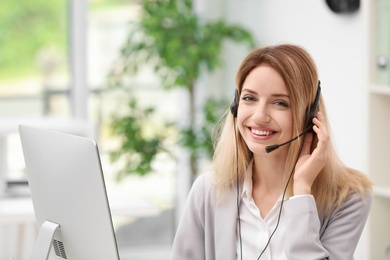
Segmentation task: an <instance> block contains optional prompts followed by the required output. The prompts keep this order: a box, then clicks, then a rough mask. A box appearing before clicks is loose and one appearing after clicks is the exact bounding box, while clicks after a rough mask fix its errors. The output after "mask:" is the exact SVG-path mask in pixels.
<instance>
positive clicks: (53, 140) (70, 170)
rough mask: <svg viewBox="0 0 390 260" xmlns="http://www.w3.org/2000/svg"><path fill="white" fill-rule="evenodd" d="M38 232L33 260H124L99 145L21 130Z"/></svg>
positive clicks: (54, 134)
mask: <svg viewBox="0 0 390 260" xmlns="http://www.w3.org/2000/svg"><path fill="white" fill-rule="evenodd" d="M19 133H20V138H21V143H22V148H23V154H24V159H25V164H26V172H27V177H28V182H29V187H30V191H31V196H32V201H33V205H34V212H35V218H36V221H37V225H38V228H39V233H38V237H37V240H36V243H35V246H34V249H33V252H32V254H31V259H32V260H35V259H37V260H42V259H50V260H63V259H70V260H73V259H75V260H80V259H94V260H98V259H102V260H107V259H109V260H111V259H113V260H114V259H119V253H118V247H117V243H116V238H115V233H114V229H113V224H112V218H111V212H110V208H109V203H108V199H107V193H106V188H105V182H104V176H103V171H102V167H101V163H100V157H99V152H98V148H97V144H96V142H95V141H94V140H92V139H89V138H85V137H80V136H74V135H70V134H65V133H60V132H55V131H51V130H44V129H38V128H33V127H29V126H23V125H21V126H19Z"/></svg>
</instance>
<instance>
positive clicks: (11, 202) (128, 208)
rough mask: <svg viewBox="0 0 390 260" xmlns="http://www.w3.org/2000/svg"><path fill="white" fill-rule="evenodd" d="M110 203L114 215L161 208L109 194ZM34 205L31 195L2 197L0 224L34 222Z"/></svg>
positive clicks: (154, 211) (148, 213)
mask: <svg viewBox="0 0 390 260" xmlns="http://www.w3.org/2000/svg"><path fill="white" fill-rule="evenodd" d="M109 204H110V208H111V214H112V216H113V217H116V216H123V217H135V218H139V217H147V216H153V215H157V214H158V213H159V212H160V210H159V208H158V207H157V206H156V205H154V204H152V203H150V202H148V201H146V200H144V199H141V198H137V197H131V196H126V197H124V196H121V195H119V194H114V195H111V196H109ZM34 223H35V216H34V207H33V203H32V200H31V197H14V198H11V197H2V198H0V225H6V224H34Z"/></svg>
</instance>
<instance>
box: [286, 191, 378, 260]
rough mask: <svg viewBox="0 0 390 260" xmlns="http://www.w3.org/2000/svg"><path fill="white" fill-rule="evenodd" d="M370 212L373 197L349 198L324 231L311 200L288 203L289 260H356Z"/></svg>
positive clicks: (330, 219) (294, 200) (307, 197)
mask: <svg viewBox="0 0 390 260" xmlns="http://www.w3.org/2000/svg"><path fill="white" fill-rule="evenodd" d="M370 208H371V196H368V195H367V196H366V197H363V198H362V197H360V196H358V195H350V196H349V197H348V199H347V200H346V202H345V203H344V204H343V205H342V206H341V207H340V208H339V209H337V210H336V211H335V212H333V213H332V215H331V216H330V217H329V219H327V221H326V222H325V223H324V225H325V226H323V227H321V224H320V220H319V217H318V212H317V207H316V203H315V200H314V197H312V196H304V197H299V198H295V199H293V200H291V201H286V205H285V209H284V210H285V213H286V216H287V230H290V232H287V233H286V256H287V258H288V259H292V260H293V259H299V260H304V259H307V260H316V259H330V260H333V259H335V260H336V259H346V260H347V259H353V254H354V251H355V249H356V245H357V243H358V242H359V239H360V236H361V233H362V231H363V228H364V225H365V223H366V220H367V218H368V214H369V211H370Z"/></svg>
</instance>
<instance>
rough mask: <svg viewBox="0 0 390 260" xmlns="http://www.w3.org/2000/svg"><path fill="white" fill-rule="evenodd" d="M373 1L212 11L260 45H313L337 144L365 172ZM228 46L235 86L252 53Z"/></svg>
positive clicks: (243, 5) (245, 1)
mask: <svg viewBox="0 0 390 260" xmlns="http://www.w3.org/2000/svg"><path fill="white" fill-rule="evenodd" d="M368 1H369V0H362V1H361V8H360V10H359V11H358V12H357V13H354V14H352V15H340V14H335V13H332V12H331V10H330V9H329V8H328V7H327V5H326V2H325V0H322V1H313V0H295V1H292V0H263V1H259V0H221V1H220V8H222V9H220V10H218V9H217V8H215V2H214V4H213V5H212V6H211V7H212V8H213V9H211V10H209V11H208V14H209V16H212V15H213V14H214V15H215V14H217V13H219V12H220V13H221V15H222V16H223V17H224V18H225V19H226V20H227V21H229V22H232V23H238V24H241V25H243V26H245V27H247V28H248V29H249V30H251V31H252V32H253V34H254V35H255V36H256V38H257V41H258V43H259V46H262V45H270V44H278V43H295V44H299V45H301V46H303V47H305V48H306V49H307V50H308V51H309V53H310V54H311V55H312V56H313V58H314V60H315V61H316V63H317V66H318V71H319V75H320V80H321V85H322V93H323V97H324V98H325V102H326V104H327V112H328V116H329V120H330V122H331V126H332V132H333V138H334V139H333V141H334V143H335V146H336V149H337V150H338V153H339V155H340V157H341V159H342V160H343V161H344V162H345V163H346V164H347V165H349V166H351V167H353V168H356V169H359V170H361V171H363V172H367V171H368V152H367V151H368V126H367V124H368V95H367V94H368V54H369V46H368V40H369V39H368V28H369V25H368V19H367V13H368V11H367V4H368ZM212 2H213V1H212ZM226 49H227V50H226V52H225V57H224V59H226V61H227V62H226V64H228V65H227V68H226V70H225V71H224V74H225V75H224V77H223V79H224V82H223V84H222V85H223V86H225V90H226V91H231V90H232V89H233V88H234V77H235V72H236V69H237V67H238V65H239V64H238V63H239V62H240V61H241V59H242V58H243V55H245V54H246V53H244V52H243V50H242V49H240V48H238V47H237V46H231V45H228V47H227V48H226ZM229 93H230V92H229ZM366 241H367V238H366V235H365V234H364V235H363V236H362V239H361V242H360V244H359V246H358V249H357V252H356V254H355V255H356V259H361V260H363V259H367V242H366Z"/></svg>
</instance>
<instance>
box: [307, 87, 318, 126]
mask: <svg viewBox="0 0 390 260" xmlns="http://www.w3.org/2000/svg"><path fill="white" fill-rule="evenodd" d="M320 96H321V82H320V81H318V88H317V94H316V99H315V100H314V102H313V104H312V105H311V106H310V108H309V109H308V112H307V113H306V125H305V129H308V128H311V127H312V126H313V122H312V121H313V118H315V117H316V115H317V108H318V103H319V102H320Z"/></svg>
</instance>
